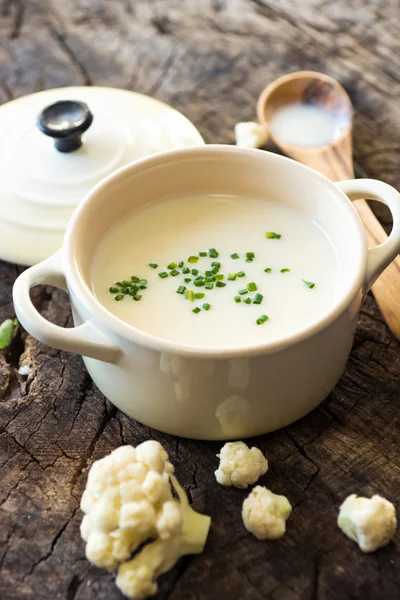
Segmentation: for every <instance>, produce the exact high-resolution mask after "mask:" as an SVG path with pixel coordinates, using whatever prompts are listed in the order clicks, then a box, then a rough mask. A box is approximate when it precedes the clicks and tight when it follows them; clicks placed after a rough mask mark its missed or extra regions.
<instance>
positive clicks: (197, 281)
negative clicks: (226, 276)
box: [193, 278, 205, 287]
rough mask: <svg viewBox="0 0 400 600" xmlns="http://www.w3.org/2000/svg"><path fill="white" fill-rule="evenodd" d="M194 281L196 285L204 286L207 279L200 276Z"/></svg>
mask: <svg viewBox="0 0 400 600" xmlns="http://www.w3.org/2000/svg"><path fill="white" fill-rule="evenodd" d="M193 283H194V285H195V286H196V287H203V285H205V281H204V279H200V278H198V279H195V280H194V281H193Z"/></svg>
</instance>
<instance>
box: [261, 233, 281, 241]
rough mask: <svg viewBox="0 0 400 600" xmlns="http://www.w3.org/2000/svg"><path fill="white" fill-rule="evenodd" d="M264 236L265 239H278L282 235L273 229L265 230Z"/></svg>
mask: <svg viewBox="0 0 400 600" xmlns="http://www.w3.org/2000/svg"><path fill="white" fill-rule="evenodd" d="M265 237H266V238H267V240H280V239H281V237H282V236H281V234H280V233H275V231H267V232H266V234H265Z"/></svg>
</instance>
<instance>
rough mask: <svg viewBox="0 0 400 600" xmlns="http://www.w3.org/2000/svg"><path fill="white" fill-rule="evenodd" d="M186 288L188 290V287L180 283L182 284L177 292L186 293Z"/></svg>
mask: <svg viewBox="0 0 400 600" xmlns="http://www.w3.org/2000/svg"><path fill="white" fill-rule="evenodd" d="M185 290H186V287H185V286H184V285H180V286H179V287H178V289H177V290H176V293H177V294H184V293H185Z"/></svg>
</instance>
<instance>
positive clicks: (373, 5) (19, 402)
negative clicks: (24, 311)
mask: <svg viewBox="0 0 400 600" xmlns="http://www.w3.org/2000/svg"><path fill="white" fill-rule="evenodd" d="M300 6H301V8H300ZM398 12H399V5H398V0H378V1H375V2H370V3H366V2H364V1H363V0H354V1H353V2H351V3H349V2H345V1H338V2H326V1H325V0H307V1H304V2H302V3H301V4H300V3H297V2H294V1H293V0H231V1H229V2H228V1H224V0H197V2H193V1H190V0H159V1H158V2H156V1H149V0H114V1H113V2H107V1H106V0H97V1H95V0H85V1H83V0H73V1H71V2H65V0H52V1H49V0H48V1H47V2H45V1H43V0H25V1H23V0H19V1H18V0H15V1H10V0H3V1H2V2H1V5H0V100H1V101H6V100H9V99H11V98H13V97H17V96H21V95H23V94H27V93H29V92H33V91H36V90H40V89H45V88H49V87H56V86H63V85H79V84H96V85H109V86H116V87H124V88H128V89H132V90H135V91H139V92H144V93H149V94H153V95H154V96H156V97H157V98H159V99H160V100H164V101H167V102H169V103H170V104H172V105H173V106H175V107H176V108H177V109H179V110H181V111H182V112H184V113H185V114H186V115H187V116H188V117H189V118H190V119H191V120H192V121H193V122H194V123H195V124H196V125H197V127H198V128H199V129H200V131H201V133H202V134H203V135H204V136H205V138H206V140H207V141H208V142H228V143H229V142H232V141H233V125H234V124H235V122H237V121H243V120H253V119H254V118H255V103H256V99H257V97H258V95H259V93H260V91H261V89H262V88H263V87H264V85H265V84H266V83H267V82H268V81H271V80H272V79H274V78H276V77H278V76H280V75H282V74H284V73H286V72H289V71H291V70H297V69H316V70H319V71H323V72H326V73H328V74H330V75H332V76H333V77H335V78H338V79H339V80H340V81H341V83H342V84H343V85H344V86H345V87H346V89H347V90H348V91H349V93H350V95H351V98H352V101H353V103H354V105H355V108H356V119H355V131H354V146H355V147H354V153H355V165H356V172H357V174H358V175H361V176H369V177H377V178H381V179H383V180H384V181H387V182H388V183H390V184H392V185H394V186H396V187H397V188H400V170H399V150H400V131H399V130H400V125H399V123H400V121H399V118H398V115H399V97H400V79H399V73H400V25H399V20H398ZM377 214H378V215H379V217H380V219H381V221H382V222H383V224H384V226H385V228H386V229H388V228H389V227H390V218H389V216H388V213H387V211H385V210H383V209H382V208H381V207H379V212H378V211H377ZM18 272H19V270H18V268H17V267H15V266H13V265H9V264H5V263H0V320H3V319H4V318H6V317H9V316H12V315H13V307H12V302H11V288H12V284H13V281H14V280H15V278H16V276H17V275H18ZM34 298H35V302H36V303H37V306H38V307H39V308H40V310H41V311H42V312H43V314H45V315H46V316H47V317H48V318H50V319H51V320H53V321H54V322H56V323H58V324H60V325H67V326H68V325H71V317H70V310H69V304H68V300H67V297H66V295H65V294H64V293H63V292H61V291H59V290H53V289H50V288H42V289H39V290H35V297H34ZM21 364H29V365H30V367H31V373H30V375H29V377H28V379H27V380H24V379H23V378H22V377H21V376H19V375H18V374H17V371H16V369H17V368H18V366H19V365H21ZM0 396H1V405H0V447H1V452H0V473H1V480H0V481H1V483H0V565H1V567H0V568H1V570H0V597H1V599H2V600H28V599H29V600H30V599H32V600H33V599H35V600H37V599H39V600H41V599H43V600H44V599H45V600H53V599H56V598H57V599H61V600H89V599H90V600H91V599H95V598H96V600H106V599H107V600H114V599H115V600H117V599H121V598H122V597H121V595H120V594H119V593H118V592H117V590H116V588H115V585H114V583H113V578H112V576H110V575H109V574H107V573H105V572H102V571H100V570H98V569H96V568H93V567H91V566H90V565H89V564H88V563H87V561H86V560H85V557H84V546H83V543H82V541H81V540H80V536H79V524H80V520H81V514H80V512H79V509H78V506H79V499H80V495H81V492H82V489H83V486H84V484H85V479H86V473H87V469H88V467H89V466H90V464H91V462H92V461H93V460H94V459H96V458H99V457H101V456H103V455H104V454H105V453H107V452H109V451H110V450H112V449H113V448H115V447H117V446H119V445H120V444H124V443H131V444H137V443H139V442H141V441H143V440H145V439H148V438H149V437H155V438H156V439H159V440H160V441H161V442H162V443H164V444H165V446H166V448H167V450H168V452H169V453H170V457H171V460H172V461H173V462H174V464H175V465H176V470H177V475H178V478H179V479H180V481H181V482H182V483H183V485H184V486H185V488H186V489H187V491H188V493H189V495H190V498H191V501H192V502H193V505H194V506H195V508H196V509H197V510H200V511H204V512H206V513H208V514H210V515H211V516H212V518H213V525H212V529H211V534H210V537H209V540H208V543H207V546H206V550H205V553H204V554H203V555H202V556H198V557H189V558H185V559H184V560H182V561H181V562H180V563H179V565H177V567H176V568H175V569H173V570H172V571H171V572H170V573H169V574H167V575H166V576H165V577H163V578H162V580H161V581H160V590H159V594H158V596H157V600H210V599H214V598H219V599H220V600H228V599H229V600H231V599H232V598H235V599H240V600H269V599H271V600H397V599H398V598H399V597H400V537H399V534H398V533H397V534H396V537H395V538H394V540H393V542H392V543H391V544H390V545H389V546H387V547H386V548H384V549H382V550H381V551H379V552H377V553H375V554H373V555H370V556H365V555H362V554H361V552H360V551H359V550H358V548H357V546H356V545H355V544H354V543H353V542H351V541H350V540H347V539H346V538H345V537H344V536H343V535H342V534H341V532H340V531H339V530H338V528H337V526H336V516H337V511H338V506H339V504H340V503H341V501H342V500H343V499H344V498H345V497H346V495H347V494H349V493H352V492H356V493H361V494H372V493H374V492H378V493H381V494H383V495H384V496H386V497H387V498H389V499H390V500H392V501H394V502H398V501H399V497H400V453H399V431H400V417H399V405H400V351H399V345H398V343H397V342H396V341H395V340H394V339H393V337H392V335H391V334H390V332H389V330H388V329H387V328H386V326H385V324H384V322H383V320H382V317H381V316H380V313H379V310H378V308H377V306H376V304H375V301H374V300H373V298H372V296H368V297H367V298H366V299H365V302H364V305H363V308H362V311H361V316H360V323H359V327H358V329H357V334H356V340H355V343H354V348H353V351H352V354H351V357H350V360H349V363H348V365H347V369H346V372H345V374H344V375H343V377H342V379H341V381H340V383H339V384H338V386H337V388H336V389H335V391H334V392H333V393H332V394H331V395H330V396H329V398H327V400H326V401H325V403H324V404H323V405H322V406H321V407H319V408H318V409H316V410H315V411H314V412H313V413H311V414H310V415H309V416H308V417H306V418H304V419H303V420H302V421H300V422H298V423H296V424H294V425H292V426H290V427H288V428H287V429H286V430H283V431H279V432H277V433H274V434H271V435H268V436H264V437H261V438H258V439H257V440H255V443H257V445H258V446H260V447H261V448H262V449H263V450H264V451H265V453H266V455H267V457H268V458H269V460H270V465H271V467H270V470H269V472H268V473H267V474H266V475H265V476H264V477H263V478H262V481H261V483H262V484H265V485H267V486H269V487H271V488H272V489H273V491H275V492H277V493H284V494H286V495H287V496H288V497H289V498H290V500H291V502H292V504H293V506H294V510H293V514H292V516H291V518H290V521H289V523H288V531H287V534H286V536H285V537H284V538H283V539H282V540H280V541H277V542H259V541H257V540H256V539H255V538H253V537H252V536H250V535H249V534H247V533H246V531H245V530H244V527H243V525H242V523H241V519H240V508H241V503H242V501H243V499H244V497H245V492H243V491H240V490H233V489H229V488H221V487H218V486H217V485H216V483H215V479H214V475H213V471H214V469H215V468H216V467H217V458H216V456H215V455H216V453H217V452H218V450H219V447H220V445H219V444H217V443H206V442H194V441H190V440H179V439H177V438H174V437H171V436H166V435H162V434H159V433H157V432H155V431H151V430H149V429H148V428H146V427H144V426H142V425H140V424H139V423H136V422H134V421H131V420H129V419H128V418H127V417H125V416H124V415H123V414H122V413H120V412H119V411H117V410H116V409H115V408H113V407H112V406H111V405H110V404H109V403H108V402H107V401H106V400H105V399H104V397H103V396H102V395H101V394H100V393H99V392H98V391H97V389H96V388H95V386H93V384H92V382H91V380H90V378H89V377H88V375H87V373H86V371H85V369H84V367H83V363H82V361H81V359H80V358H79V357H75V356H70V355H67V354H64V353H62V352H58V351H55V350H51V349H49V348H47V347H44V346H43V345H41V344H39V343H38V342H36V341H34V340H33V339H32V338H31V337H29V336H26V335H25V334H24V333H22V332H21V333H20V334H19V336H18V337H17V339H16V340H15V341H14V343H13V345H12V347H11V348H10V349H9V351H7V352H6V351H3V352H2V354H1V356H0Z"/></svg>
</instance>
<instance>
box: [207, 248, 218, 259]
mask: <svg viewBox="0 0 400 600" xmlns="http://www.w3.org/2000/svg"><path fill="white" fill-rule="evenodd" d="M208 255H209V256H210V257H211V258H218V252H217V251H216V249H215V248H210V249H209V251H208Z"/></svg>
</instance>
